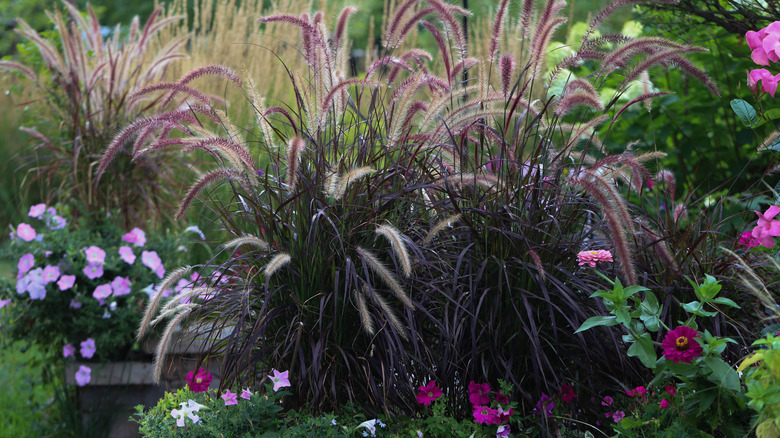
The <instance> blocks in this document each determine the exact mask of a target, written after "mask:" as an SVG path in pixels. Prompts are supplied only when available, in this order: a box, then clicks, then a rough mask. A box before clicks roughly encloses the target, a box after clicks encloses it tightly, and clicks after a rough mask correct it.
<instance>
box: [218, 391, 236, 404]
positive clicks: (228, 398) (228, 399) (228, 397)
mask: <svg viewBox="0 0 780 438" xmlns="http://www.w3.org/2000/svg"><path fill="white" fill-rule="evenodd" d="M222 399H223V400H225V406H230V405H237V404H238V400H236V394H234V393H232V392H230V390H229V389H228V390H226V392H225V393H224V394H223V395H222Z"/></svg>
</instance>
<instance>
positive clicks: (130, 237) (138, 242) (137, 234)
mask: <svg viewBox="0 0 780 438" xmlns="http://www.w3.org/2000/svg"><path fill="white" fill-rule="evenodd" d="M122 240H124V241H125V242H127V243H132V244H133V245H135V246H138V247H141V246H144V244H145V243H146V233H144V231H143V230H142V229H140V228H133V229H132V230H131V231H130V232H129V233H127V234H125V235H124V236H122Z"/></svg>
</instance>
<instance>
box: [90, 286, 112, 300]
mask: <svg viewBox="0 0 780 438" xmlns="http://www.w3.org/2000/svg"><path fill="white" fill-rule="evenodd" d="M112 293H113V289H111V285H110V284H108V283H106V284H101V285H100V286H98V287H96V288H95V291H94V292H92V296H93V297H95V299H97V300H101V301H102V300H105V299H106V298H108V297H109V296H110V295H111V294H112Z"/></svg>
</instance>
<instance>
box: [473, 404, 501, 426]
mask: <svg viewBox="0 0 780 438" xmlns="http://www.w3.org/2000/svg"><path fill="white" fill-rule="evenodd" d="M474 421H476V422H477V423H482V424H498V423H499V422H500V420H499V418H498V411H497V410H495V409H491V408H489V407H487V406H474Z"/></svg>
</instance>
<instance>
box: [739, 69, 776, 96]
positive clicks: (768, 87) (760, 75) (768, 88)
mask: <svg viewBox="0 0 780 438" xmlns="http://www.w3.org/2000/svg"><path fill="white" fill-rule="evenodd" d="M759 81H760V82H761V90H762V91H763V92H764V93H769V95H770V96H772V97H775V93H776V92H777V82H778V81H780V74H777V75H772V73H770V72H769V71H768V70H767V69H764V68H760V69H755V70H751V71H750V72H749V73H748V76H747V86H748V88H750V90H752V91H753V92H756V91H758V82H759Z"/></svg>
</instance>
